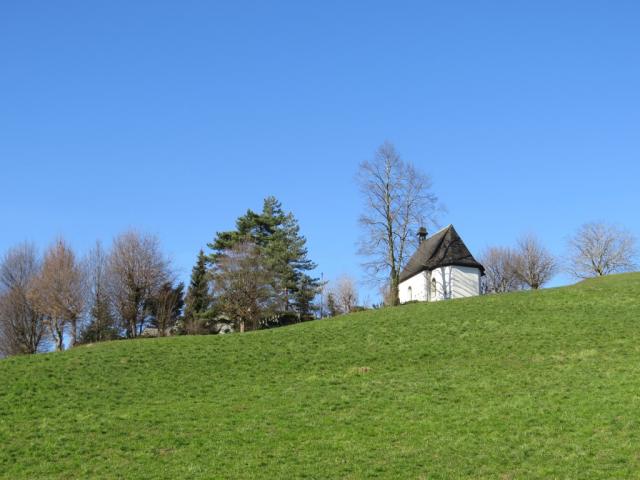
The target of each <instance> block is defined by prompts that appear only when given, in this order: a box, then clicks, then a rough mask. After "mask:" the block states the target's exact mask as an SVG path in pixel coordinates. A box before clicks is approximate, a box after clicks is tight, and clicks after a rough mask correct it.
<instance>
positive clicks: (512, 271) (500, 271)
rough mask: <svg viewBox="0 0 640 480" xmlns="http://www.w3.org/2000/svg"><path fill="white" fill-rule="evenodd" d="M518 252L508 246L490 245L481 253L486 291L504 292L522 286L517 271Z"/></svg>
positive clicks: (484, 289)
mask: <svg viewBox="0 0 640 480" xmlns="http://www.w3.org/2000/svg"><path fill="white" fill-rule="evenodd" d="M516 259H517V254H516V253H515V252H514V251H513V250H512V249H510V248H506V247H489V248H488V249H487V250H485V252H484V253H483V254H482V255H481V258H480V263H481V264H482V265H483V266H484V268H485V272H484V273H485V276H484V277H483V278H482V282H483V291H484V293H504V292H511V291H514V290H519V289H520V288H522V281H521V280H520V279H519V278H518V275H517V273H516V263H517V262H516Z"/></svg>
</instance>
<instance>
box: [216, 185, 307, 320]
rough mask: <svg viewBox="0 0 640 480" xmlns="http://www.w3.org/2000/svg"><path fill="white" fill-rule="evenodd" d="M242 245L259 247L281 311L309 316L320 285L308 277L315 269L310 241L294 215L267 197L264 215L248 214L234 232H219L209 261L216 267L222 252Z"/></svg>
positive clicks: (237, 223)
mask: <svg viewBox="0 0 640 480" xmlns="http://www.w3.org/2000/svg"><path fill="white" fill-rule="evenodd" d="M243 242H250V243H251V244H253V245H256V246H257V247H258V249H259V250H260V254H261V256H262V257H263V258H264V259H265V262H266V263H267V266H268V267H269V269H270V271H271V272H272V279H273V280H272V281H273V284H272V285H271V286H272V289H273V291H274V292H275V295H276V296H277V298H276V304H277V305H278V307H279V309H280V310H281V311H285V312H286V311H290V310H295V311H297V312H298V313H299V314H301V315H307V314H308V313H309V312H310V308H309V305H310V303H311V301H312V300H313V298H314V297H315V295H316V294H317V291H318V289H319V282H318V279H316V278H312V277H311V276H309V275H308V274H307V273H306V272H308V271H310V270H313V269H314V268H316V264H315V263H314V262H312V261H311V260H310V259H309V257H308V251H307V247H306V242H307V240H306V238H305V237H304V236H302V235H301V234H300V226H299V224H298V220H297V219H296V218H295V217H294V215H293V214H292V213H291V212H285V211H284V210H283V208H282V204H281V203H280V202H279V201H278V200H277V199H276V198H275V197H267V198H266V199H265V200H264V204H263V207H262V212H260V213H256V212H254V211H252V210H248V211H247V213H246V214H245V215H243V216H241V217H240V218H238V220H237V221H236V229H235V230H233V231H228V232H218V234H217V235H216V238H215V240H214V241H213V243H210V244H209V245H208V246H209V248H211V249H212V250H213V252H212V253H211V255H209V261H210V262H211V263H212V264H215V262H216V259H217V258H218V257H219V256H220V255H221V254H222V252H224V251H227V250H229V249H231V248H233V247H235V246H236V245H238V244H240V243H243ZM303 297H304V298H303Z"/></svg>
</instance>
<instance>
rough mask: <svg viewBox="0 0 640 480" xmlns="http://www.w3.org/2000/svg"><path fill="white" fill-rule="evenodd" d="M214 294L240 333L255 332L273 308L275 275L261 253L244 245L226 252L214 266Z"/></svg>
mask: <svg viewBox="0 0 640 480" xmlns="http://www.w3.org/2000/svg"><path fill="white" fill-rule="evenodd" d="M212 278H213V284H214V292H215V295H216V299H217V301H218V305H219V307H220V309H221V310H222V311H223V312H224V313H225V314H227V315H228V316H230V317H231V318H232V319H233V320H234V321H235V322H236V324H237V327H238V329H239V330H240V331H241V332H244V331H245V330H255V329H257V328H258V327H259V325H260V321H261V319H263V318H265V317H266V316H267V315H269V313H272V310H273V308H274V305H273V303H274V298H276V297H275V295H274V292H273V287H272V284H273V273H272V272H271V271H270V269H269V267H268V264H267V262H266V259H265V258H263V256H262V254H261V253H260V250H259V249H258V248H257V247H256V246H255V245H254V244H252V243H248V242H241V243H238V244H236V245H235V246H234V247H232V248H230V249H227V250H225V251H224V252H223V253H222V255H220V256H219V257H218V258H217V260H216V263H215V265H214V270H213V274H212Z"/></svg>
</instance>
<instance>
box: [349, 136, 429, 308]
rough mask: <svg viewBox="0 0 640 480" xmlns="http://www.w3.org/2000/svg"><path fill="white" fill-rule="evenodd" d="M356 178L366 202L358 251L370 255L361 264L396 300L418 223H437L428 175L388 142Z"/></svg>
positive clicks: (360, 170)
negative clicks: (387, 287) (388, 286)
mask: <svg viewBox="0 0 640 480" xmlns="http://www.w3.org/2000/svg"><path fill="white" fill-rule="evenodd" d="M357 181H358V183H359V186H360V190H361V192H362V195H363V197H364V203H365V207H364V213H363V214H362V215H361V216H360V225H361V227H362V234H363V235H362V237H361V240H360V247H359V250H358V253H360V254H361V255H363V256H365V257H368V258H369V260H368V261H366V262H365V264H364V267H365V269H366V270H367V273H368V274H369V275H370V277H371V278H372V279H374V280H376V281H378V282H388V283H389V285H390V291H391V295H390V297H391V303H392V304H393V305H397V304H399V302H400V299H399V296H398V285H399V282H400V272H401V271H402V268H403V267H404V265H405V263H406V261H407V260H408V256H409V255H410V254H411V251H410V247H411V246H412V244H413V241H414V240H415V234H416V232H417V230H418V228H419V227H420V226H422V225H425V224H427V223H431V224H433V223H435V214H436V211H437V209H438V199H437V197H436V196H435V195H434V194H433V193H431V180H430V179H429V177H428V176H427V175H425V174H423V173H422V172H420V171H418V170H417V169H416V168H415V167H414V166H413V165H412V164H411V163H408V162H405V161H404V160H402V159H401V158H400V155H398V153H397V152H396V149H395V147H394V146H393V144H391V143H389V142H385V143H384V144H383V145H382V146H380V147H379V148H378V150H377V151H376V154H375V156H374V158H373V160H371V161H365V162H362V163H361V164H360V167H359V170H358V174H357Z"/></svg>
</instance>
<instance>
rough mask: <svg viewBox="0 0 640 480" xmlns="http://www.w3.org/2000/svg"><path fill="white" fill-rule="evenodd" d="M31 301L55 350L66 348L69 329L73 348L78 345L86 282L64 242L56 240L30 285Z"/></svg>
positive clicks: (71, 252) (69, 248)
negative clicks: (43, 320) (46, 327)
mask: <svg viewBox="0 0 640 480" xmlns="http://www.w3.org/2000/svg"><path fill="white" fill-rule="evenodd" d="M30 298H31V299H32V301H33V303H34V305H35V307H36V310H38V311H39V312H40V313H41V314H43V315H44V316H45V318H46V323H47V325H48V327H49V333H50V334H51V338H52V339H53V341H54V344H55V346H56V350H62V349H63V348H64V331H65V328H66V327H67V325H68V326H69V329H70V330H71V345H72V346H73V345H75V344H76V343H77V340H78V320H79V319H80V316H81V315H82V312H83V309H84V278H83V270H82V268H81V266H80V264H79V263H78V261H77V260H76V256H75V254H74V252H73V250H72V249H71V247H70V246H69V245H68V244H67V243H66V242H65V241H64V240H63V239H58V240H56V242H55V243H54V244H53V245H52V246H51V247H49V249H48V250H47V251H46V252H45V255H44V261H43V262H42V268H41V270H40V272H39V274H38V275H37V276H36V277H35V278H34V279H33V282H32V284H31V289H30Z"/></svg>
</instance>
